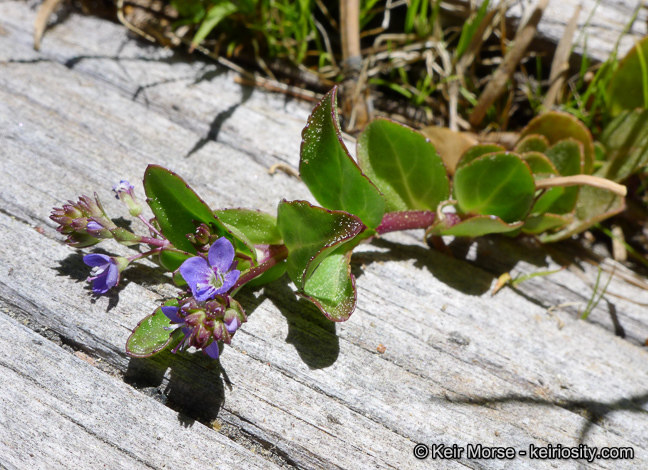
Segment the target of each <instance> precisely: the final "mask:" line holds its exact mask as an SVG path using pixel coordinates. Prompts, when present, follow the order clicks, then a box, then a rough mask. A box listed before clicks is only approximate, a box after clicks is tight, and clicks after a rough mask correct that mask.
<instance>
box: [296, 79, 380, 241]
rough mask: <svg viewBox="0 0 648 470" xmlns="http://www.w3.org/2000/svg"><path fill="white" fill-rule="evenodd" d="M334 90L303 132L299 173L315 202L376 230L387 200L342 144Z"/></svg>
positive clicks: (319, 106) (321, 104)
mask: <svg viewBox="0 0 648 470" xmlns="http://www.w3.org/2000/svg"><path fill="white" fill-rule="evenodd" d="M336 91H337V89H336V88H334V89H333V90H331V91H330V92H329V93H327V94H326V96H325V97H324V98H323V99H322V101H320V103H319V104H318V105H317V106H316V107H315V109H314V110H313V113H312V114H311V116H310V117H309V119H308V124H307V125H306V127H305V128H304V131H303V132H302V145H301V159H300V163H299V172H300V174H301V177H302V180H303V181H304V183H306V186H308V189H310V191H311V193H313V196H315V199H317V201H318V202H319V203H320V204H322V205H323V206H324V207H326V208H328V209H334V210H344V211H347V212H350V213H351V214H355V215H356V216H358V217H360V219H362V221H363V222H364V223H365V224H366V225H367V226H368V227H370V228H376V227H377V226H378V225H379V224H380V222H381V220H382V216H383V213H384V208H385V200H384V198H383V196H382V195H381V194H380V191H379V190H378V189H377V188H376V186H375V185H374V184H373V183H372V182H371V181H370V180H369V178H367V177H366V176H365V175H364V174H363V173H362V171H361V170H360V168H359V167H358V165H357V164H356V163H355V161H353V159H352V158H351V156H350V155H349V152H348V151H347V149H346V147H345V146H344V144H343V143H342V135H341V134H340V128H339V125H338V120H337V102H336Z"/></svg>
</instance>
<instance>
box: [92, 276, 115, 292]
mask: <svg viewBox="0 0 648 470" xmlns="http://www.w3.org/2000/svg"><path fill="white" fill-rule="evenodd" d="M106 274H107V273H106ZM107 277H108V276H107V275H101V276H97V277H95V278H94V279H93V281H92V292H94V293H95V294H105V293H106V292H108V291H109V290H110V288H111V287H112V286H109V285H108V283H107V282H106V279H107Z"/></svg>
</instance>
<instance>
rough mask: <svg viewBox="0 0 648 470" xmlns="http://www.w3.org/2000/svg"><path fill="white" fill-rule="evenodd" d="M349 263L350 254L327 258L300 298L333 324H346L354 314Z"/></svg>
mask: <svg viewBox="0 0 648 470" xmlns="http://www.w3.org/2000/svg"><path fill="white" fill-rule="evenodd" d="M342 248H345V247H342ZM338 251H339V250H338ZM350 259H351V251H347V252H346V253H338V252H335V253H333V254H331V255H329V256H328V257H326V259H324V260H323V261H322V262H321V263H320V265H319V266H318V267H317V269H316V270H315V271H314V272H313V275H312V276H311V277H310V278H309V279H308V280H307V281H306V285H305V286H304V291H303V293H301V294H300V295H301V296H302V297H304V298H306V299H308V300H310V301H311V302H313V303H314V304H315V305H317V307H319V309H320V310H321V311H322V313H324V315H326V318H328V319H329V320H332V321H346V320H348V319H349V317H350V316H351V314H352V313H353V311H354V310H355V305H356V289H355V277H354V276H353V274H351V266H350V264H349V262H350Z"/></svg>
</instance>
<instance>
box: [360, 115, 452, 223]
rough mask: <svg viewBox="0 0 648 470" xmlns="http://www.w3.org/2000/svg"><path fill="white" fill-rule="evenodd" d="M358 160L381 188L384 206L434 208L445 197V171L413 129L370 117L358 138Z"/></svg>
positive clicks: (400, 209)
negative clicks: (384, 200)
mask: <svg viewBox="0 0 648 470" xmlns="http://www.w3.org/2000/svg"><path fill="white" fill-rule="evenodd" d="M357 152H358V162H359V163H360V166H361V168H362V169H363V170H364V171H365V173H366V174H367V176H368V177H369V178H370V179H371V181H373V182H374V183H375V184H376V186H378V188H379V189H380V191H382V193H383V194H384V196H385V199H386V210H387V211H388V212H392V211H407V210H429V211H434V210H436V207H437V206H438V205H439V203H440V202H441V201H445V200H446V199H448V195H449V193H450V183H449V182H448V174H447V171H446V168H445V165H444V164H443V161H442V160H441V157H440V156H439V154H438V153H437V152H436V150H435V148H434V145H432V144H431V143H430V142H429V141H428V140H427V139H426V138H425V137H424V136H423V135H422V134H420V133H418V132H416V131H415V130H414V129H411V128H409V127H406V126H403V125H401V124H398V123H396V122H393V121H389V120H387V119H376V120H374V121H372V122H371V123H370V124H369V125H368V126H367V127H366V128H365V130H364V132H362V134H360V137H359V138H358V148H357Z"/></svg>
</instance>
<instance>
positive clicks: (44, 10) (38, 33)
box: [34, 0, 62, 51]
mask: <svg viewBox="0 0 648 470" xmlns="http://www.w3.org/2000/svg"><path fill="white" fill-rule="evenodd" d="M61 1H62V0H45V1H44V2H43V4H42V5H41V6H40V8H39V9H38V14H37V15H36V19H35V20H34V49H35V50H37V51H38V50H40V45H41V39H42V37H43V33H44V32H45V28H46V27H47V21H48V20H49V17H50V16H52V13H54V10H56V8H57V7H58V6H59V5H60V4H61Z"/></svg>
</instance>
